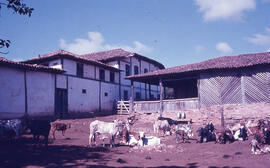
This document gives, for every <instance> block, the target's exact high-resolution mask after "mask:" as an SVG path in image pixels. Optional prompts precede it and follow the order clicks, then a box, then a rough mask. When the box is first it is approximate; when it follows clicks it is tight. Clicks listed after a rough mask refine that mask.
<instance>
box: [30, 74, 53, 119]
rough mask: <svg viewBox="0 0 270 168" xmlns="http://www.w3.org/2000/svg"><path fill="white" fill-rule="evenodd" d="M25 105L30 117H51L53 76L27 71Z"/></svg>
mask: <svg viewBox="0 0 270 168" xmlns="http://www.w3.org/2000/svg"><path fill="white" fill-rule="evenodd" d="M26 83H27V105H28V114H29V115H30V116H53V115H54V94H55V74H51V73H45V72H36V71H27V73H26Z"/></svg>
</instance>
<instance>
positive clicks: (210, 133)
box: [197, 123, 216, 143]
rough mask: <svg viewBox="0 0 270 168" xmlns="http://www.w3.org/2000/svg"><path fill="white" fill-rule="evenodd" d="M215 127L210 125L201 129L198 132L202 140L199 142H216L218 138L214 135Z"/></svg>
mask: <svg viewBox="0 0 270 168" xmlns="http://www.w3.org/2000/svg"><path fill="white" fill-rule="evenodd" d="M214 130H215V127H214V125H213V124H212V123H208V124H207V125H206V126H205V127H204V128H203V127H201V128H199V129H198V130H197V133H198V136H199V137H200V140H199V141H198V142H200V143H203V142H209V141H215V140H216V136H215V134H214Z"/></svg>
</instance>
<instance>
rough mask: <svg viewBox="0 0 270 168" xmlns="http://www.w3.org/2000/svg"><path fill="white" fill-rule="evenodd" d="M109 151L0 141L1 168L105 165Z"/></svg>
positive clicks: (26, 140)
mask: <svg viewBox="0 0 270 168" xmlns="http://www.w3.org/2000/svg"><path fill="white" fill-rule="evenodd" d="M108 152H109V149H107V148H103V147H95V148H88V147H82V146H68V145H57V146H54V145H49V146H48V147H44V146H43V145H37V144H35V143H34V141H33V139H31V138H20V139H17V140H12V141H0V165H1V167H16V168H20V167H25V166H37V167H48V168H50V167H62V166H66V167H76V166H83V165H85V166H87V163H89V161H91V163H93V162H94V163H96V164H99V165H105V164H106V163H107V162H108V161H109V160H110V159H111V158H110V157H109V155H106V156H105V153H108ZM89 166H90V165H89Z"/></svg>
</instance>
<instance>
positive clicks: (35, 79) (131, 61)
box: [0, 49, 164, 118]
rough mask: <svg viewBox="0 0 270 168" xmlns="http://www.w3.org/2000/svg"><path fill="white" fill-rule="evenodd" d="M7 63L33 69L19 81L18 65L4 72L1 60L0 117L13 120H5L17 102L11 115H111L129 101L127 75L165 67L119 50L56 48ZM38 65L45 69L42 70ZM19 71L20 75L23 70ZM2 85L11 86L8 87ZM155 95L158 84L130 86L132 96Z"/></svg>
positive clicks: (157, 90) (140, 97)
mask: <svg viewBox="0 0 270 168" xmlns="http://www.w3.org/2000/svg"><path fill="white" fill-rule="evenodd" d="M3 60H4V59H3ZM5 62H7V61H5ZM8 62H10V63H13V64H16V65H23V66H25V67H27V66H29V67H36V68H34V69H31V71H29V72H28V71H27V73H26V74H27V75H26V77H24V78H23V79H22V81H20V82H19V83H18V82H17V81H16V75H18V74H17V73H13V71H18V70H17V69H18V67H8V68H7V66H6V64H2V63H3V61H2V63H1V64H0V68H1V69H0V76H1V79H0V86H1V88H0V93H1V94H0V96H1V97H0V98H1V102H0V118H10V117H13V116H14V115H12V116H8V113H10V111H9V110H7V109H8V106H9V105H10V102H13V103H15V104H14V106H13V111H12V112H13V113H14V114H15V113H18V114H20V115H21V114H26V113H27V114H29V115H33V116H34V113H35V114H37V115H38V116H44V115H55V116H57V117H65V116H67V115H84V114H89V113H92V112H94V113H96V114H98V113H100V114H101V113H102V114H103V113H107V112H109V113H111V112H112V111H115V109H116V102H117V101H118V100H120V99H123V100H128V99H129V97H130V81H129V80H126V79H125V77H126V76H129V75H136V74H140V73H146V72H150V71H154V70H158V69H163V68H164V66H163V65H162V64H160V63H158V62H157V61H154V60H151V59H149V58H147V57H144V56H141V55H139V54H136V53H130V52H127V51H124V50H121V49H116V50H110V51H104V52H99V53H93V54H86V55H76V54H73V53H70V52H67V51H63V50H57V51H55V52H52V53H49V54H45V55H42V56H39V57H37V58H33V59H30V60H27V61H24V63H14V62H11V61H8ZM29 64H32V65H29ZM33 64H35V65H33ZM36 64H37V65H38V66H37V65H36ZM42 65H43V66H42ZM37 67H39V68H41V67H43V68H46V72H44V71H41V70H40V69H39V68H37ZM19 71H21V72H20V73H22V74H23V75H24V71H25V70H24V69H22V70H19ZM7 74H10V75H7ZM2 76H3V77H2ZM24 76H25V75H24ZM14 77H15V78H14ZM20 78H22V77H20ZM25 78H26V79H25ZM18 79H19V78H18ZM30 79H32V80H31V81H30ZM6 81H9V83H10V84H11V85H12V86H13V87H11V88H9V87H8V86H6V85H5V83H6ZM23 87H25V88H27V90H26V91H25V92H19V91H21V89H19V91H18V88H23ZM16 90H17V92H16V93H17V94H19V96H17V97H14V96H13V93H14V91H16ZM158 93H159V88H158V86H154V85H146V84H144V83H134V95H135V99H137V100H146V99H157V98H158V96H159V95H158ZM23 95H24V96H23ZM23 97H24V99H25V101H24V103H23V100H24V99H23ZM2 99H3V100H4V99H5V101H2ZM17 99H18V100H17ZM26 100H27V101H26ZM17 102H20V103H17ZM16 103H17V104H16ZM44 104H45V105H44ZM48 104H50V105H48ZM22 108H24V110H23V109H22ZM20 115H19V116H20ZM1 116H2V117H1Z"/></svg>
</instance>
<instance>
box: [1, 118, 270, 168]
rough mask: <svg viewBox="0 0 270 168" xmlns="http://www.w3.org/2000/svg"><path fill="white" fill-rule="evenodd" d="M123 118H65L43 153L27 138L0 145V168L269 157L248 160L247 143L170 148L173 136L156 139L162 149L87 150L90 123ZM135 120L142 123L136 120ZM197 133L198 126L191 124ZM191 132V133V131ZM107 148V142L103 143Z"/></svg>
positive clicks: (249, 164) (146, 123)
mask: <svg viewBox="0 0 270 168" xmlns="http://www.w3.org/2000/svg"><path fill="white" fill-rule="evenodd" d="M126 117H127V116H119V115H112V116H105V117H94V118H84V119H68V120H60V121H59V122H64V123H71V128H70V129H68V130H67V131H66V134H65V135H64V136H62V134H61V132H56V140H52V134H50V144H49V146H48V147H47V148H45V147H44V146H43V145H37V144H35V143H33V138H32V136H31V135H24V136H22V137H21V138H19V139H14V140H9V141H6V140H2V141H1V142H0V167H1V168H6V167H12V168H20V167H48V168H53V167H105V168H106V167H179V168H188V167H190V168H199V167H200V168H201V167H206V168H261V167H262V168H263V167H265V168H269V167H270V154H263V155H252V154H251V151H250V146H249V143H250V140H251V138H249V140H248V141H244V142H240V141H237V142H234V143H231V144H215V143H214V142H208V143H202V144H200V143H196V140H190V141H189V142H190V143H176V140H175V135H172V136H164V137H161V142H162V146H159V147H157V148H153V147H129V146H125V145H119V140H120V139H117V140H116V143H117V144H118V145H116V147H114V148H109V145H107V146H106V147H102V144H101V142H100V141H98V144H97V146H95V147H88V136H89V123H90V122H91V121H94V120H96V119H98V120H102V121H113V120H114V119H117V118H118V119H123V120H124V119H125V118H126ZM141 118H144V117H143V116H141ZM152 123H153V122H152V121H151V120H150V119H147V118H145V119H139V120H138V121H137V122H136V123H135V124H134V125H133V127H132V129H133V130H134V131H139V130H143V131H145V132H146V135H155V134H153V133H152V132H153V128H152ZM193 127H194V128H197V127H198V125H196V123H195V125H193ZM194 130H196V129H194ZM106 143H108V142H106Z"/></svg>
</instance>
